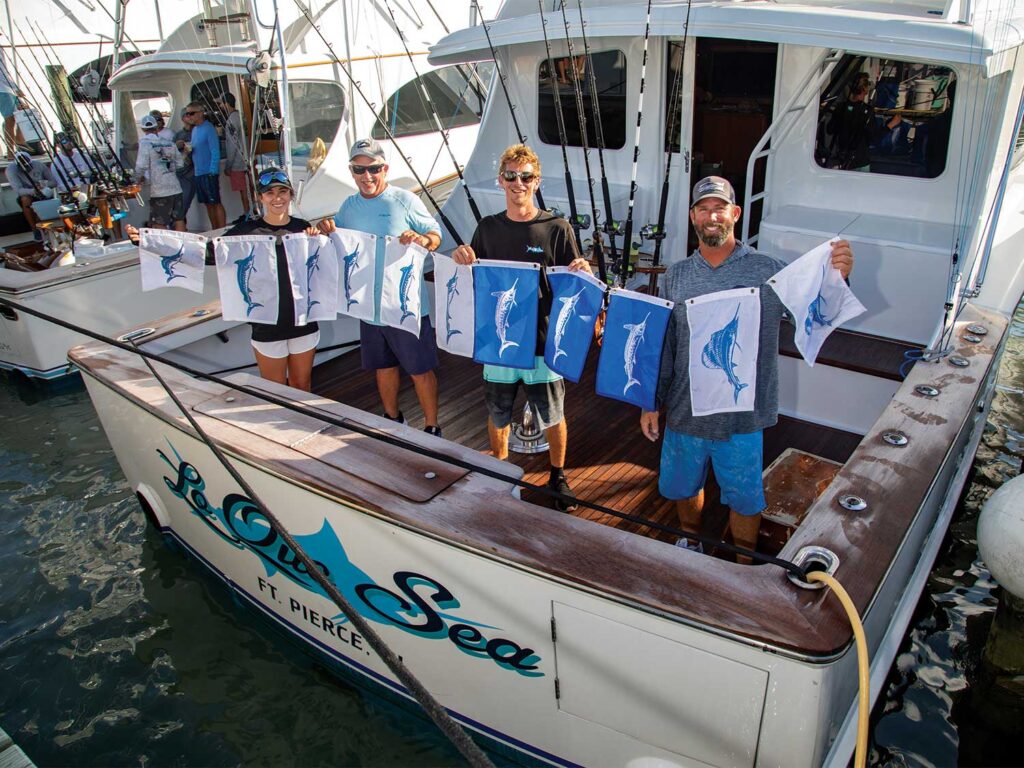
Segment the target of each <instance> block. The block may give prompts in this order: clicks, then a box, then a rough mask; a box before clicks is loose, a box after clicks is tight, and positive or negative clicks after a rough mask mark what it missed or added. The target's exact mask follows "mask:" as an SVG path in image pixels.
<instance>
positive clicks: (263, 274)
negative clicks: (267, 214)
mask: <svg viewBox="0 0 1024 768" xmlns="http://www.w3.org/2000/svg"><path fill="white" fill-rule="evenodd" d="M276 243H277V238H275V237H273V236H271V235H234V236H232V237H218V238H216V239H215V240H214V241H213V250H214V254H215V256H216V259H217V282H218V283H220V304H221V313H222V314H223V316H224V319H225V320H227V321H229V322H234V321H243V322H247V323H263V324H265V325H273V324H274V323H276V322H277V306H278V304H277V249H276V247H275V246H276Z"/></svg>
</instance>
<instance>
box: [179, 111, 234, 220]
mask: <svg viewBox="0 0 1024 768" xmlns="http://www.w3.org/2000/svg"><path fill="white" fill-rule="evenodd" d="M185 119H186V120H187V121H188V123H189V125H191V126H192V141H191V144H192V166H193V168H195V174H196V176H195V185H196V197H197V198H199V202H200V203H202V204H203V205H205V206H206V212H207V214H208V215H209V217H210V229H220V228H221V227H223V226H224V225H225V223H226V218H227V217H226V214H225V213H224V206H223V205H221V202H220V138H219V137H218V136H217V129H216V128H214V127H213V123H211V122H210V121H209V120H207V119H206V108H205V107H204V106H203V105H202V103H201V102H198V101H193V102H192V103H191V104H189V105H188V106H187V107H185Z"/></svg>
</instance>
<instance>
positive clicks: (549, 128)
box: [537, 51, 626, 149]
mask: <svg viewBox="0 0 1024 768" xmlns="http://www.w3.org/2000/svg"><path fill="white" fill-rule="evenodd" d="M552 62H553V64H554V66H553V67H552V66H551V63H552ZM590 62H591V64H592V65H593V67H594V79H595V80H596V82H597V88H596V90H597V93H598V97H597V99H598V102H599V105H600V114H601V129H602V131H603V133H604V146H605V149H622V147H623V146H624V145H625V143H626V55H625V54H624V53H623V52H622V51H600V52H597V53H591V55H590ZM574 68H575V72H576V74H575V76H574V75H573V70H574ZM552 69H554V74H555V77H554V78H552V76H551V71H552ZM577 78H578V81H579V84H580V89H581V90H582V92H583V116H584V117H585V118H586V122H587V146H589V147H596V146H597V133H596V130H595V126H594V109H593V102H592V101H591V98H590V92H591V91H590V84H589V79H590V74H589V73H588V72H587V57H586V56H582V55H580V56H576V57H575V59H573V58H570V57H569V56H562V57H558V58H554V59H552V60H551V62H549V61H548V60H547V59H542V60H541V62H540V65H539V67H538V70H537V135H538V136H539V137H540V140H541V141H543V142H544V143H545V144H557V145H560V144H561V143H562V142H561V140H560V138H559V136H558V116H557V113H556V112H555V84H556V83H557V85H558V96H559V101H560V102H561V104H562V115H563V117H564V121H563V122H564V123H565V140H566V144H568V145H569V146H570V147H581V146H583V141H582V138H583V136H582V131H581V130H580V114H579V110H578V109H577V108H576V91H575V86H574V83H575V82H576V80H577Z"/></svg>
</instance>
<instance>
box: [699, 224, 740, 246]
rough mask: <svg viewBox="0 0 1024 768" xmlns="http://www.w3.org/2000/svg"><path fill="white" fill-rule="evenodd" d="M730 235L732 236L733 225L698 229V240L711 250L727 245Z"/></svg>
mask: <svg viewBox="0 0 1024 768" xmlns="http://www.w3.org/2000/svg"><path fill="white" fill-rule="evenodd" d="M730 235H732V225H731V224H721V225H719V226H718V227H714V226H711V225H705V226H704V227H700V228H698V229H697V239H698V240H700V241H701V243H703V244H704V245H706V246H708V247H710V248H718V247H719V246H722V245H725V243H726V241H727V240H728V239H729V237H730Z"/></svg>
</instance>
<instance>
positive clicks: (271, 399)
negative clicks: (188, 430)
mask: <svg viewBox="0 0 1024 768" xmlns="http://www.w3.org/2000/svg"><path fill="white" fill-rule="evenodd" d="M0 307H9V308H10V309H13V310H15V311H18V312H24V313H25V314H27V315H31V316H32V317H38V318H39V319H41V320H46V321H47V322H50V323H53V324H54V325H58V326H60V327H61V328H66V329H68V330H70V331H74V332H75V333H80V334H82V335H83V336H88V337H89V338H90V339H95V340H96V341H100V342H102V343H104V344H107V345H109V346H111V347H114V348H115V349H120V350H122V351H124V352H129V353H131V354H134V355H139V356H140V357H145V358H148V359H149V360H154V361H156V362H159V363H163V364H164V365H167V366H169V367H171V368H174V369H176V370H178V371H181V372H182V373H185V374H188V375H189V376H192V377H194V378H197V379H201V380H204V381H209V382H212V383H214V384H219V385H220V386H222V387H225V388H226V389H232V390H235V391H236V392H241V393H243V394H246V395H249V396H250V397H254V398H257V399H259V400H263V401H264V402H267V403H270V404H272V405H277V406H279V407H281V408H284V409H286V410H288V411H292V412H293V413H298V414H301V415H303V416H309V417H311V418H314V419H318V420H320V421H323V422H325V423H326V424H330V425H331V426H334V427H339V428H341V429H345V430H348V431H349V432H355V433H356V434H358V435H362V436H364V437H369V438H372V439H374V440H377V441H379V442H381V443H385V444H387V445H391V446H394V447H396V448H401V449H403V450H407V451H411V452H412V453H415V454H417V455H419V456H424V457H426V458H429V459H434V460H435V461H440V462H444V463H445V464H450V465H451V466H453V467H458V468H459V469H464V470H466V471H467V472H475V473H477V474H479V475H482V476H484V477H489V478H491V479H493V480H500V481H501V482H505V483H510V484H511V485H515V486H518V487H519V488H522V489H524V490H528V491H534V492H536V493H540V494H543V495H545V496H547V497H549V498H551V499H554V500H558V501H563V502H567V503H572V504H578V505H580V506H583V507H586V508H587V509H592V510H594V511H595V512H601V513H603V514H606V515H610V516H611V517H617V518H619V519H620V520H626V521H628V522H631V523H636V524H637V525H640V526H643V527H645V528H650V529H651V530H656V531H660V532H662V533H668V534H671V535H674V536H685V537H687V538H690V539H696V540H697V541H700V542H701V543H702V544H704V545H706V546H708V547H717V548H719V549H723V550H725V551H726V552H730V553H732V554H735V555H742V556H745V557H749V558H751V559H752V560H756V561H758V562H761V563H769V564H771V565H777V566H779V567H780V568H782V569H784V570H786V571H787V572H789V573H792V574H794V575H795V576H798V577H800V578H801V579H803V578H804V577H805V575H806V572H805V570H804V569H803V568H801V567H800V566H798V565H796V564H795V563H792V562H790V561H789V560H783V559H782V558H778V557H773V556H772V555H766V554H763V553H760V552H757V551H755V550H752V549H747V548H745V547H738V546H736V545H735V544H729V543H728V542H726V541H723V540H721V539H712V538H709V537H706V536H702V535H700V534H694V533H691V532H687V531H683V530H682V529H680V528H675V527H673V526H670V525H665V524H663V523H659V522H657V521H655V520H646V519H644V518H642V517H637V516H636V515H631V514H629V513H627V512H621V511H619V510H617V509H613V508H611V507H607V506H605V505H604V504H597V503H595V502H592V501H586V500H585V499H577V498H575V497H572V496H565V495H563V494H561V493H558V492H557V491H555V490H552V489H551V488H550V487H548V486H547V485H537V484H535V483H530V482H528V481H526V480H523V479H521V478H518V477H514V476H512V475H506V474H505V473H503V472H498V471H496V470H493V469H488V468H487V467H484V466H481V465H479V464H474V463H473V462H471V461H465V460H463V459H459V458H456V457H455V456H451V455H449V454H447V453H442V452H441V451H437V450H434V449H433V448H424V447H423V446H420V445H417V444H416V443H411V442H409V441H408V440H405V439H403V438H400V437H394V436H393V435H389V434H388V433H386V432H381V431H378V430H376V429H374V428H372V427H366V426H364V425H362V424H359V423H357V422H354V421H351V420H350V419H347V418H344V417H337V416H334V415H333V414H330V413H327V412H325V411H318V410H315V409H313V408H307V407H306V406H304V405H300V404H298V403H296V402H295V401H293V400H288V399H285V398H283V397H280V396H278V395H275V394H273V393H271V392H265V391H263V390H259V389H254V388H252V387H247V386H245V385H244V384H237V383H235V382H231V381H228V380H226V379H223V378H221V377H219V376H216V375H214V374H212V373H207V372H205V371H200V370H197V369H195V368H192V367H190V366H187V365H184V364H183V363H178V362H175V361H173V360H169V359H167V358H165V357H163V356H162V355H159V354H156V353H154V352H147V351H146V350H144V349H142V348H140V347H137V346H135V345H134V344H128V343H126V342H123V341H118V340H117V339H113V338H111V337H109V336H105V335H103V334H101V333H97V332H95V331H91V330H89V329H88V328H83V327H82V326H80V325H76V324H74V323H69V322H67V321H66V320H61V319H60V318H58V317H54V316H53V315H49V314H47V313H45V312H40V311H39V310H37V309H33V308H32V307H27V306H24V305H22V304H17V303H15V302H12V301H10V300H8V299H5V298H3V297H2V296H0Z"/></svg>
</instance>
